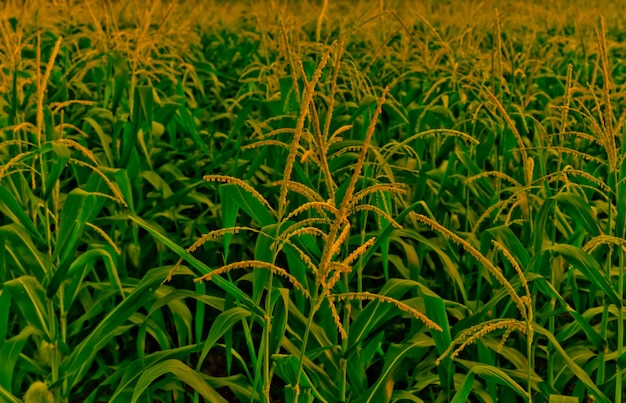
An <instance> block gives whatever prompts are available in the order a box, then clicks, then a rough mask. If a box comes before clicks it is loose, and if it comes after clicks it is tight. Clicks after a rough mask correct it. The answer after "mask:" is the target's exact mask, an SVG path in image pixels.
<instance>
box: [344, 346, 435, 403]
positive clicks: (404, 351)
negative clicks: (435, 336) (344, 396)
mask: <svg viewBox="0 0 626 403" xmlns="http://www.w3.org/2000/svg"><path fill="white" fill-rule="evenodd" d="M425 351H426V349H424V348H423V346H421V345H420V344H418V343H412V344H391V345H390V346H389V349H388V350H387V352H386V354H385V363H384V365H383V370H382V371H381V373H380V375H379V376H378V380H377V381H376V383H374V385H372V387H371V388H370V389H369V390H368V391H367V392H366V394H365V395H363V396H359V397H358V398H357V399H356V400H355V402H358V403H361V402H365V403H377V402H388V401H389V400H390V399H391V394H392V392H393V387H389V386H390V385H392V386H393V384H394V383H395V377H396V375H397V374H398V373H401V372H402V371H401V370H400V368H401V365H402V363H403V361H404V360H407V359H411V361H412V362H415V361H418V360H419V357H421V356H422V355H423V354H424V353H425Z"/></svg>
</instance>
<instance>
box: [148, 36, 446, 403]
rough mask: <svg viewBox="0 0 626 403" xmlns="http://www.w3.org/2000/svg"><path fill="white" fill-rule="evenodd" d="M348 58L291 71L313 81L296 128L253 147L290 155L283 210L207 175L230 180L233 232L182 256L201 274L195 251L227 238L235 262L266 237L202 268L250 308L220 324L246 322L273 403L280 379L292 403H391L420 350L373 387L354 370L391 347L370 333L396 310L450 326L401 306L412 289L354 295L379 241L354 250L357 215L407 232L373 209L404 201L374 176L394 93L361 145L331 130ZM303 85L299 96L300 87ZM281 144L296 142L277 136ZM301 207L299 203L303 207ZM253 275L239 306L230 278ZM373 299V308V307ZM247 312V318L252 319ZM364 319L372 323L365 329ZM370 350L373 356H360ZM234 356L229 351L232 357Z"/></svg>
mask: <svg viewBox="0 0 626 403" xmlns="http://www.w3.org/2000/svg"><path fill="white" fill-rule="evenodd" d="M333 53H334V55H335V65H334V69H333V72H332V74H331V75H330V77H331V78H330V80H331V81H330V88H331V92H330V94H328V96H327V97H326V98H325V100H326V104H325V116H326V121H325V122H324V124H322V122H321V121H320V120H321V119H320V109H319V104H318V103H317V102H316V101H317V99H316V86H317V85H318V83H319V80H320V78H321V76H322V73H323V70H324V67H325V66H326V64H327V62H328V61H329V59H330V58H331V55H332V54H333ZM340 55H341V46H340V45H338V44H337V43H335V44H333V45H331V46H330V47H329V48H328V50H327V51H326V52H325V53H324V54H323V56H322V58H321V61H320V63H319V64H318V66H317V68H316V69H315V70H314V71H313V74H312V75H311V76H310V78H308V77H307V74H306V73H305V71H304V69H303V66H302V64H300V63H295V62H294V63H292V65H291V67H292V68H295V69H297V70H296V71H299V75H300V77H301V80H302V82H303V91H302V92H301V93H300V103H299V114H298V115H297V119H296V122H295V127H293V128H282V129H277V130H273V131H271V132H269V133H267V134H266V136H265V137H266V138H267V139H263V140H260V141H259V142H257V143H255V144H252V145H251V146H252V147H255V148H258V147H281V148H284V149H286V150H288V151H287V156H286V163H285V166H284V170H283V177H282V179H281V180H279V181H276V182H274V183H273V185H274V186H277V187H278V194H277V200H276V202H275V203H272V202H271V201H270V200H268V199H266V198H265V197H264V196H263V195H261V194H260V193H259V192H258V191H257V190H255V189H254V187H253V186H251V185H250V184H248V183H247V182H245V181H243V180H241V179H239V178H236V177H231V176H223V175H207V176H206V177H205V179H206V180H208V181H213V182H221V183H223V184H222V185H221V186H220V188H219V193H220V196H221V199H222V208H223V219H224V224H225V225H226V227H225V228H223V229H218V230H215V231H211V232H209V233H207V234H204V235H203V236H201V237H200V238H199V239H198V240H197V241H196V242H195V243H194V244H193V245H192V246H191V247H189V248H188V250H187V252H185V253H181V255H182V257H181V261H180V262H179V265H180V264H182V260H183V259H185V260H187V261H188V262H194V264H195V265H196V267H197V268H198V267H199V266H200V265H199V264H198V262H197V261H195V260H192V257H191V255H189V252H191V251H194V250H196V249H197V248H199V247H201V245H202V244H204V243H205V242H208V241H210V240H215V239H217V238H219V237H221V238H223V240H224V244H225V248H226V249H225V257H226V259H227V258H228V247H229V243H230V239H231V237H232V236H233V235H235V234H237V233H239V232H241V231H248V232H252V233H254V234H256V236H257V240H256V245H255V248H254V259H252V260H244V261H237V262H231V263H228V262H226V263H225V264H224V266H222V267H219V268H215V269H210V268H208V267H202V268H201V270H202V271H203V272H204V274H203V275H202V276H200V277H198V279H197V281H199V282H203V281H214V282H215V283H216V284H217V285H220V286H222V287H223V288H224V289H225V290H226V291H227V292H233V294H232V295H231V296H232V297H233V299H234V302H235V303H236V304H237V305H240V307H234V308H231V309H230V310H228V311H226V312H224V313H223V314H222V315H220V317H223V318H224V319H223V320H224V321H227V322H222V321H220V324H223V323H228V325H229V326H230V327H232V326H234V325H235V323H236V322H237V320H228V319H227V318H234V317H235V315H236V317H237V318H238V320H240V321H241V325H242V326H243V328H244V331H245V333H246V339H247V349H248V352H247V353H248V354H249V355H250V358H251V366H252V373H251V374H250V376H251V379H250V382H251V383H252V384H253V386H254V389H255V390H257V391H259V394H260V396H263V399H264V400H265V401H269V400H270V389H271V386H272V384H273V381H272V379H273V377H274V376H275V375H278V376H279V378H280V379H281V380H282V382H284V383H285V384H286V385H287V388H286V389H285V394H286V396H285V398H286V399H287V400H288V401H310V400H311V399H319V400H321V401H334V400H337V399H338V398H339V400H341V401H345V400H346V399H348V398H350V397H351V398H356V397H357V396H361V399H363V400H364V401H366V400H367V401H374V400H379V399H381V398H383V399H385V398H386V399H388V398H389V397H390V393H391V390H387V389H388V386H385V385H389V382H390V381H391V382H393V381H392V378H390V374H391V373H395V372H396V371H397V370H398V364H399V362H400V361H402V360H404V359H405V358H406V357H409V356H410V354H409V353H410V350H411V348H412V347H411V346H408V347H405V348H404V349H397V350H394V352H393V353H390V354H393V357H392V358H393V359H392V360H390V361H389V362H388V361H387V360H385V368H384V369H383V370H384V371H383V372H384V373H383V374H382V375H381V378H380V379H379V380H378V381H377V382H374V384H373V385H368V381H367V378H364V376H365V374H364V373H362V371H363V368H362V367H361V368H359V367H358V366H355V365H354V364H355V360H356V362H362V363H363V364H367V361H369V360H368V359H367V358H366V357H368V356H370V357H371V355H372V354H376V350H377V349H378V348H380V339H379V338H378V337H374V340H370V333H372V332H374V331H376V332H378V333H379V332H380V329H378V330H376V328H378V327H379V326H380V324H382V323H383V322H384V321H385V319H386V318H385V317H384V314H383V313H384V312H388V307H395V309H397V312H399V313H401V312H403V313H405V314H406V315H408V316H409V317H413V318H415V319H418V320H419V321H421V322H422V323H423V324H424V325H425V329H432V330H434V331H436V332H438V331H441V327H440V326H439V325H438V324H437V323H434V322H433V321H432V320H430V319H428V318H427V317H426V316H425V315H424V314H423V313H422V312H420V311H419V310H418V309H417V308H416V306H415V305H414V302H412V301H408V300H407V301H403V300H401V299H400V298H402V296H403V295H404V294H405V293H406V291H408V288H407V285H403V284H399V283H393V282H390V283H388V284H387V285H385V286H384V287H383V288H382V289H381V291H380V293H371V292H365V291H360V286H359V289H357V290H353V289H352V283H353V282H351V278H352V277H354V274H355V273H354V267H355V264H356V263H357V262H358V261H359V258H360V257H362V256H363V254H364V252H365V251H366V250H367V249H368V248H371V247H372V245H373V244H374V243H375V241H376V239H375V238H374V237H371V238H369V239H367V240H365V242H363V243H362V244H360V245H358V246H357V247H356V248H354V249H351V248H350V245H351V244H352V242H351V234H352V232H353V229H352V226H353V225H354V222H355V221H354V220H353V218H352V217H353V216H354V215H355V214H357V213H359V212H364V211H367V212H370V213H373V214H375V215H377V216H379V217H380V218H382V219H383V220H385V221H386V222H388V223H389V225H390V226H393V227H396V228H400V227H401V226H400V224H398V223H397V222H396V221H395V220H394V218H393V217H392V216H391V214H390V211H391V210H390V208H391V206H390V205H384V204H383V205H380V206H379V205H375V204H370V203H366V202H365V201H366V200H369V199H371V196H375V195H376V194H380V195H385V196H386V198H389V197H390V196H393V195H394V194H401V193H402V192H403V188H402V186H400V185H398V184H394V183H375V182H373V180H372V179H371V178H367V177H365V176H364V175H363V167H364V165H365V164H366V162H367V157H368V151H369V148H370V146H371V142H372V136H373V134H374V131H375V127H376V122H377V118H378V116H379V114H380V111H381V107H382V105H383V103H384V100H385V95H386V93H387V90H384V91H383V93H382V95H381V97H380V98H379V100H378V102H377V103H376V105H375V109H374V110H373V111H371V110H370V113H371V115H370V119H369V124H368V126H367V130H366V133H365V137H364V138H363V139H361V140H360V141H359V143H358V144H357V145H350V146H344V147H342V148H336V147H335V148H334V149H333V151H332V152H330V150H331V148H332V147H333V145H335V144H341V143H342V138H341V137H340V135H341V134H342V133H345V132H348V131H349V130H350V129H351V127H350V126H345V125H344V126H340V127H338V128H337V129H336V130H335V131H334V132H332V133H331V132H330V128H331V118H332V113H333V109H334V98H335V96H336V95H335V92H336V80H337V74H338V72H339V68H340ZM295 77H297V76H294V81H293V87H292V88H293V89H294V90H295V89H297V88H298V85H299V80H296V78H295ZM279 135H282V136H283V138H285V139H286V141H283V140H280V139H277V138H279ZM351 152H352V154H350V153H351ZM354 152H356V155H354ZM340 155H348V158H349V159H352V158H354V159H355V162H354V163H353V167H354V168H353V170H352V172H351V174H350V176H349V178H348V180H347V181H345V182H344V183H343V184H341V185H338V184H337V179H336V175H335V174H334V172H333V168H332V165H331V162H329V160H331V159H333V158H338V157H339V156H340ZM298 160H299V161H298ZM307 162H310V165H312V166H313V167H315V171H312V170H309V171H308V172H307V175H306V177H303V176H302V170H303V166H302V164H304V163H307ZM298 171H299V173H297V172H298ZM307 178H315V180H316V181H317V185H319V186H316V185H315V184H313V183H312V181H310V182H308V183H307V182H306V181H307ZM384 199H385V198H383V200H384ZM389 200H392V199H389ZM296 202H297V203H298V204H297V205H294V203H296ZM239 210H243V211H244V212H245V213H247V214H248V215H249V216H250V217H252V219H253V222H254V223H256V224H257V225H258V227H256V228H255V227H249V226H248V227H244V226H237V225H235V224H236V223H235V220H236V217H237V212H238V211H239ZM228 224H230V225H228ZM148 229H149V228H148ZM242 269H250V270H251V272H250V273H248V274H245V275H243V276H241V275H240V276H238V278H239V282H241V281H243V280H246V281H251V282H252V293H251V296H250V297H248V296H246V297H245V298H241V297H240V296H241V291H239V290H238V289H233V286H232V285H230V284H234V283H231V282H230V281H231V280H222V279H221V276H222V275H228V276H231V275H236V272H235V271H239V270H242ZM218 280H219V281H218ZM284 281H286V282H288V283H290V285H291V288H293V290H294V291H293V292H291V291H289V289H288V288H285V285H284ZM365 302H367V305H366V306H365V308H363V306H362V305H363V303H365ZM355 303H357V306H358V307H357V308H356V312H354V311H353V309H355V308H354V307H353V306H354V305H355ZM242 308H245V309H246V311H245V312H247V313H246V314H244V315H243V316H242V313H243V312H242V311H241V309H242ZM342 308H343V309H342ZM365 316H367V317H369V319H367V320H365ZM355 318H356V319H355ZM214 326H215V325H214ZM257 326H258V327H260V329H262V331H261V340H260V341H258V342H257V343H254V340H253V339H252V337H251V329H252V328H256V327H257ZM227 331H230V329H225V328H222V329H221V330H220V334H223V333H226V332H227ZM213 333H214V330H213V329H211V331H210V336H209V337H210V338H211V342H210V343H208V342H207V344H205V347H204V349H203V352H202V355H201V357H200V361H202V360H203V359H204V357H206V355H207V354H208V351H209V349H210V348H211V347H212V344H213V343H214V342H215V341H216V339H215V338H213V336H212V334H213ZM372 334H376V333H375V332H374V333H372ZM376 340H378V341H376ZM226 346H227V347H228V346H232V343H228V342H227V344H226ZM362 349H363V350H364V351H363V352H361V351H360V350H362ZM233 353H234V352H231V351H227V354H228V356H231V355H232V354H233ZM363 354H365V356H363ZM357 365H358V364H357ZM199 366H201V362H200V363H198V367H199ZM385 373H387V375H385ZM391 385H393V383H391ZM372 399H374V400H372Z"/></svg>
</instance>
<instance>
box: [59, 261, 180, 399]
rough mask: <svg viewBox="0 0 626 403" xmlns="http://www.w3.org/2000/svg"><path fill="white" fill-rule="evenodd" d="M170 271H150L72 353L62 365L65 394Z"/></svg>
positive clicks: (162, 268) (159, 269) (164, 269)
mask: <svg viewBox="0 0 626 403" xmlns="http://www.w3.org/2000/svg"><path fill="white" fill-rule="evenodd" d="M170 270H171V269H170V268H169V267H160V268H155V269H152V270H150V271H148V273H146V275H145V276H144V277H143V279H142V280H141V282H139V284H137V286H136V287H135V289H134V290H133V291H132V292H131V293H130V294H129V295H128V296H127V297H126V298H125V299H124V300H123V301H122V302H121V303H119V304H118V305H117V306H116V307H115V308H113V310H112V311H111V312H109V314H108V315H106V316H105V317H104V318H103V319H102V320H101V321H100V323H98V325H97V326H96V328H95V329H93V331H92V332H91V333H89V335H87V336H86V337H85V339H84V340H83V341H82V342H81V343H80V344H78V345H77V346H76V347H75V348H74V349H73V350H72V352H71V354H70V355H69V356H68V357H67V359H66V361H65V362H64V363H63V365H62V366H61V371H62V372H65V373H66V374H67V375H68V378H67V382H68V386H69V388H68V389H67V390H66V391H65V393H66V395H67V394H69V392H70V390H71V388H72V387H74V386H75V385H77V384H78V383H79V382H80V380H81V379H82V378H83V376H85V374H86V373H87V371H88V370H89V368H90V367H91V363H92V361H93V360H94V358H95V357H96V354H97V353H98V351H100V350H101V349H102V348H103V347H104V346H106V345H107V343H109V340H110V339H111V338H112V337H113V336H115V335H116V334H117V333H118V332H119V328H120V327H122V325H124V324H125V323H126V321H127V320H128V319H129V318H130V316H131V315H133V314H134V313H135V312H137V310H138V309H139V308H140V307H141V306H143V305H144V304H145V303H146V301H147V300H148V299H149V298H150V297H151V296H152V295H153V294H154V292H155V291H156V289H157V288H158V287H159V285H160V284H161V283H162V282H163V281H164V280H165V279H166V278H167V276H168V275H169V273H170ZM66 397H67V396H66Z"/></svg>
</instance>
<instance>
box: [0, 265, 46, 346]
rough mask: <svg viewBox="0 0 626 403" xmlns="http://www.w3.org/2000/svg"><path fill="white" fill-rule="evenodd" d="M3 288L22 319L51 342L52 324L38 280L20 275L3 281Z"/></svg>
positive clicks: (43, 292)
mask: <svg viewBox="0 0 626 403" xmlns="http://www.w3.org/2000/svg"><path fill="white" fill-rule="evenodd" d="M4 289H5V290H7V291H9V292H10V293H11V295H12V296H13V300H14V301H15V303H16V304H17V306H18V307H19V308H20V311H21V312H22V315H23V317H24V319H26V321H27V322H28V323H29V324H30V325H31V326H32V327H33V328H35V329H37V331H38V332H39V333H40V334H41V336H42V337H43V338H44V339H45V341H47V342H48V343H52V342H53V330H52V327H51V326H53V325H52V321H51V318H50V317H49V316H48V308H47V301H46V294H45V291H44V289H43V287H42V286H41V284H40V283H39V281H37V279H36V278H35V277H33V276H21V277H18V278H16V279H14V280H9V281H7V282H6V283H4Z"/></svg>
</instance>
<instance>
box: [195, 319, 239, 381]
mask: <svg viewBox="0 0 626 403" xmlns="http://www.w3.org/2000/svg"><path fill="white" fill-rule="evenodd" d="M249 316H250V311H248V310H246V309H244V308H241V307H233V308H230V309H229V310H227V311H225V312H222V313H221V314H219V316H218V317H217V318H216V319H215V320H214V321H213V324H212V325H211V330H210V331H209V335H208V336H207V338H206V340H205V341H204V343H203V345H202V353H201V354H200V358H199V359H198V364H197V365H196V370H197V371H200V368H202V364H203V362H204V359H205V358H206V356H207V354H209V350H211V348H212V347H213V345H214V344H215V343H217V341H218V340H219V338H220V337H222V336H223V335H224V333H226V332H227V331H228V330H230V329H232V327H233V326H235V324H237V323H239V322H240V321H241V320H243V319H245V318H247V317H249Z"/></svg>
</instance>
